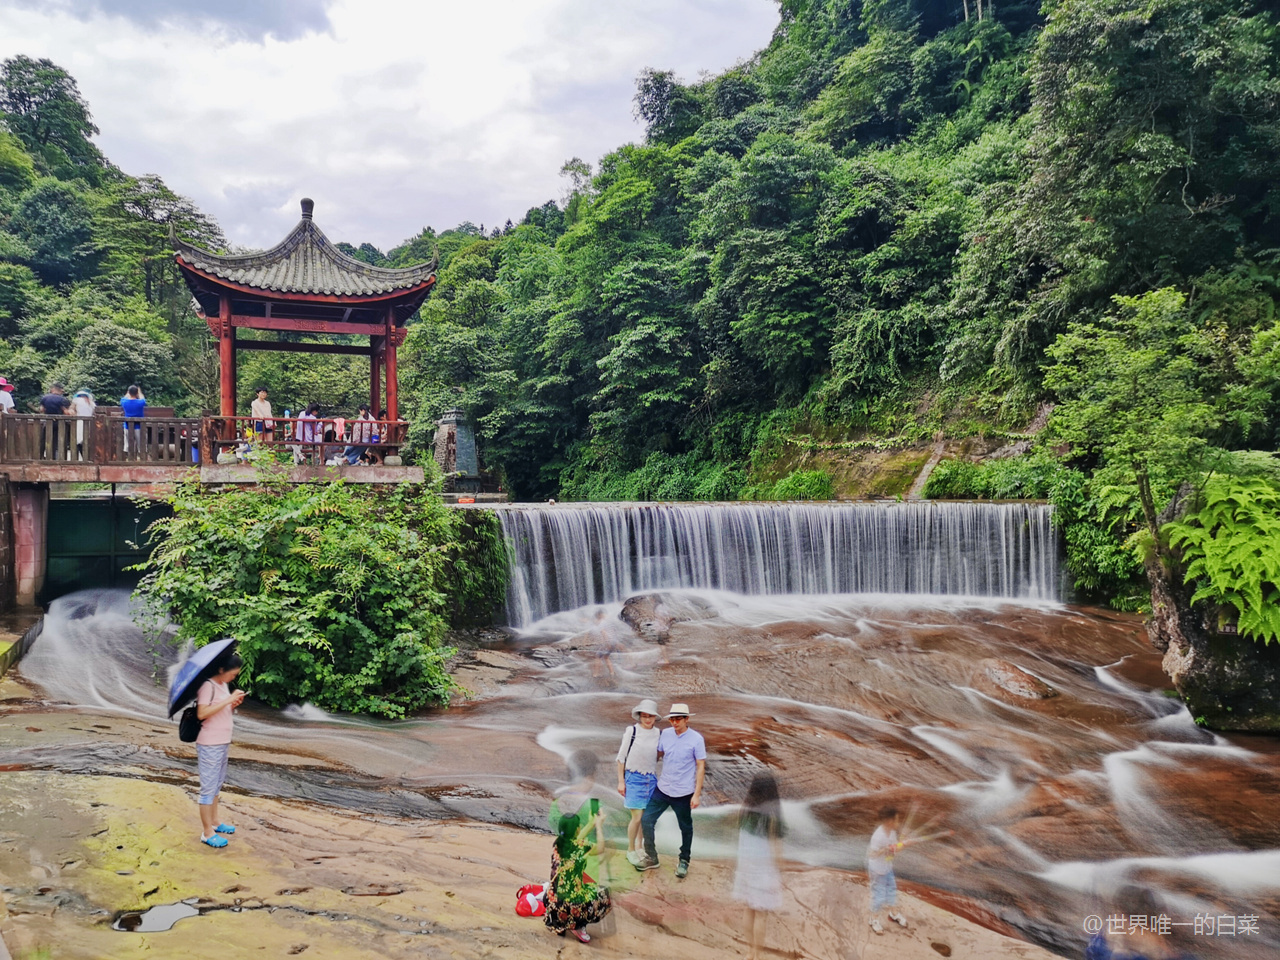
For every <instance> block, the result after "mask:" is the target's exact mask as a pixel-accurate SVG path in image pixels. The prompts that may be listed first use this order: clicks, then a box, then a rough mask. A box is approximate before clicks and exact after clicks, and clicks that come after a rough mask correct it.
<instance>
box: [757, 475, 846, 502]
mask: <svg viewBox="0 0 1280 960" xmlns="http://www.w3.org/2000/svg"><path fill="white" fill-rule="evenodd" d="M835 492H836V491H835V484H833V483H832V482H831V474H829V473H827V471H825V470H795V471H793V472H792V473H790V474H788V475H787V476H785V477H783V478H782V479H781V480H779V481H778V482H777V483H775V484H774V485H773V490H772V491H771V492H770V494H769V499H770V500H830V499H832V498H833V497H834V496H835Z"/></svg>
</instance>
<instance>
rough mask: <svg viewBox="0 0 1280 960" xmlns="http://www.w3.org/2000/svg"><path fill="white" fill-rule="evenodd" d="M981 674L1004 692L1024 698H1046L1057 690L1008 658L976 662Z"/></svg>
mask: <svg viewBox="0 0 1280 960" xmlns="http://www.w3.org/2000/svg"><path fill="white" fill-rule="evenodd" d="M978 666H979V668H980V669H981V671H982V676H983V677H984V678H985V679H987V680H989V681H990V682H991V683H993V684H995V685H996V686H997V687H999V688H1000V689H1001V690H1003V691H1005V692H1006V693H1011V694H1013V695H1014V696H1015V697H1022V698H1023V699H1026V700H1048V699H1049V698H1050V697H1056V696H1057V695H1058V691H1057V690H1055V689H1053V687H1051V686H1049V685H1048V684H1047V683H1045V682H1044V681H1043V680H1041V679H1040V678H1039V677H1034V676H1032V675H1031V674H1029V673H1027V671H1025V670H1023V669H1022V668H1021V667H1018V666H1015V665H1013V664H1012V663H1010V662H1009V661H1008V660H997V659H995V658H988V659H986V660H983V661H981V662H980V663H979V664H978Z"/></svg>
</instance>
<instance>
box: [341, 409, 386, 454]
mask: <svg viewBox="0 0 1280 960" xmlns="http://www.w3.org/2000/svg"><path fill="white" fill-rule="evenodd" d="M377 435H378V423H377V421H376V420H374V419H373V414H372V413H370V412H369V404H367V403H362V404H360V409H359V411H358V412H357V414H356V418H355V419H354V420H352V421H351V446H349V447H347V449H345V450H343V451H342V456H343V458H344V459H345V460H346V461H347V463H349V464H352V465H354V464H357V463H359V462H360V461H361V460H363V459H364V458H365V456H366V454H368V452H369V445H370V444H371V443H373V442H374V437H376V436H377Z"/></svg>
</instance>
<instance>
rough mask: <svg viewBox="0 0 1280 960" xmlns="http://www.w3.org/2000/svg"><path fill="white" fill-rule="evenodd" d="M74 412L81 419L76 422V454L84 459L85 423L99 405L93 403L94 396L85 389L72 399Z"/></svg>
mask: <svg viewBox="0 0 1280 960" xmlns="http://www.w3.org/2000/svg"><path fill="white" fill-rule="evenodd" d="M71 406H72V409H73V412H74V413H75V415H76V416H77V417H79V418H80V419H79V420H77V421H76V454H77V455H79V457H80V459H81V460H83V459H84V421H85V420H86V419H88V418H91V417H92V416H93V413H94V411H95V410H97V409H98V405H97V404H96V403H94V402H93V394H92V393H90V392H89V391H88V390H85V389H83V388H81V389H79V390H77V391H76V395H75V396H74V397H72V398H71Z"/></svg>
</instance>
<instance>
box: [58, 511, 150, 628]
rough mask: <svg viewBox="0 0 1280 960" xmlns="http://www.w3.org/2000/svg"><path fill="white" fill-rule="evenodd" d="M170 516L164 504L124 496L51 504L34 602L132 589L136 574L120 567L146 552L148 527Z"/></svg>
mask: <svg viewBox="0 0 1280 960" xmlns="http://www.w3.org/2000/svg"><path fill="white" fill-rule="evenodd" d="M170 512H171V511H170V509H169V505H168V504H166V503H160V502H156V501H141V500H131V499H128V498H126V497H92V498H89V497H85V498H76V499H68V500H61V499H59V500H54V499H51V500H50V501H49V526H48V533H47V537H48V539H47V542H46V543H47V553H46V557H47V562H46V567H45V580H44V591H43V593H42V595H41V597H40V598H39V602H40V603H48V602H49V601H50V600H53V599H56V598H57V597H60V596H62V595H63V594H66V593H71V592H72V591H75V590H85V589H88V588H90V587H128V588H132V587H134V586H135V585H137V582H138V580H139V578H140V576H141V574H139V573H137V572H135V571H130V570H126V569H125V568H126V567H129V566H131V565H133V564H135V563H138V562H139V561H140V560H142V559H143V558H145V557H146V556H147V555H148V554H149V553H150V552H151V550H150V546H149V544H148V537H147V528H148V527H149V526H150V525H151V523H152V521H154V520H156V519H158V518H160V517H165V516H169V514H170Z"/></svg>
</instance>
